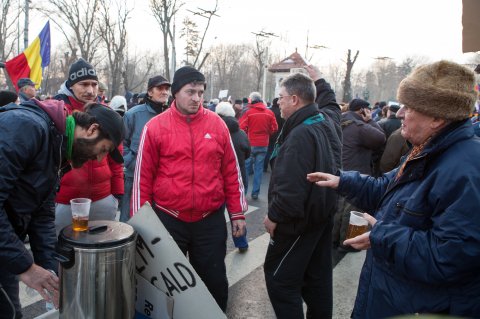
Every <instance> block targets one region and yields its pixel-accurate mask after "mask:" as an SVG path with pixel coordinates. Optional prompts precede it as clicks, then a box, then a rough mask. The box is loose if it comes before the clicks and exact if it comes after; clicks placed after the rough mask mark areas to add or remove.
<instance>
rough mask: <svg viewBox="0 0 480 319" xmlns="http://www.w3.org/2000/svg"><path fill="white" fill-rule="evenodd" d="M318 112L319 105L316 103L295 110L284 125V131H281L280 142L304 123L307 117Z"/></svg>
mask: <svg viewBox="0 0 480 319" xmlns="http://www.w3.org/2000/svg"><path fill="white" fill-rule="evenodd" d="M318 113H319V111H318V106H317V104H315V103H312V104H308V105H306V106H304V107H302V108H300V109H298V110H297V111H295V112H294V113H293V114H292V115H291V116H290V117H289V118H288V120H287V121H286V122H285V124H284V125H283V128H282V132H280V135H279V142H280V143H282V142H283V141H284V140H285V138H286V137H287V135H288V134H289V133H290V132H291V131H292V130H293V129H294V128H295V127H297V126H298V125H300V124H302V123H303V121H305V120H306V119H307V118H309V117H312V116H314V115H317V114H318Z"/></svg>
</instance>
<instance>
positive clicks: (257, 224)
mask: <svg viewBox="0 0 480 319" xmlns="http://www.w3.org/2000/svg"><path fill="white" fill-rule="evenodd" d="M269 177H270V175H269V174H268V173H267V174H265V175H264V178H263V182H262V188H261V192H260V197H259V199H258V200H252V199H251V198H250V195H249V196H248V200H249V207H250V208H249V211H248V214H247V225H248V239H249V245H250V248H249V250H248V251H247V252H246V253H244V254H240V253H239V252H238V250H236V249H235V247H234V246H233V242H232V241H231V240H230V239H229V241H228V246H227V249H228V251H227V257H226V260H225V262H226V265H227V271H228V278H229V284H230V289H229V302H228V308H227V317H228V318H231V319H254V318H259V319H260V318H262V319H269V318H275V314H274V312H273V309H272V306H271V304H270V301H269V299H268V295H267V291H266V287H265V280H264V276H263V261H264V258H265V252H266V249H267V246H268V241H269V235H268V234H266V233H265V230H264V228H263V218H264V216H265V211H266V206H267V202H266V198H267V196H266V191H267V188H268V180H269ZM250 180H252V178H250ZM332 258H333V262H334V265H336V266H335V268H334V273H333V284H334V291H333V292H334V315H333V318H335V319H344V318H349V317H350V313H351V311H352V307H353V302H354V300H355V294H356V290H357V282H358V277H359V273H360V268H361V265H362V263H363V260H364V258H365V254H364V253H363V252H360V253H348V254H346V255H345V254H344V253H339V252H334V254H333V256H332ZM24 288H25V287H24V286H22V287H21V297H22V298H21V300H22V305H23V307H24V308H23V313H24V318H26V319H29V318H36V317H38V316H42V314H44V313H45V303H44V302H43V301H41V300H40V297H38V296H37V297H34V298H31V297H28V296H26V294H25V293H24ZM43 317H46V316H43ZM49 317H51V318H55V317H58V316H55V315H52V316H49Z"/></svg>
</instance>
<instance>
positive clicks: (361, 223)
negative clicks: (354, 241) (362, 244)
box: [346, 211, 368, 239]
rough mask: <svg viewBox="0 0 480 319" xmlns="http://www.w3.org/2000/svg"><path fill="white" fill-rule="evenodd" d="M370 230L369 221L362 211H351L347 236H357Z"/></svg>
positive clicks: (348, 237)
mask: <svg viewBox="0 0 480 319" xmlns="http://www.w3.org/2000/svg"><path fill="white" fill-rule="evenodd" d="M367 230H368V221H367V220H366V219H365V218H364V217H363V214H362V213H359V212H355V211H351V212H350V222H349V224H348V230H347V238H346V239H350V238H353V237H357V236H359V235H361V234H363V233H366V232H367Z"/></svg>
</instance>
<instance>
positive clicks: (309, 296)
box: [264, 221, 333, 319]
mask: <svg viewBox="0 0 480 319" xmlns="http://www.w3.org/2000/svg"><path fill="white" fill-rule="evenodd" d="M331 232H332V224H331V222H330V221H329V222H326V223H325V224H324V225H321V226H319V228H318V230H316V231H314V232H308V233H305V234H302V235H300V236H297V237H290V236H281V235H275V237H274V238H273V239H272V240H271V241H270V245H269V246H268V250H267V255H266V257H265V265H264V272H265V281H266V284H267V291H268V296H269V297H270V301H271V303H272V306H273V309H274V310H275V314H276V316H277V318H278V319H282V318H285V319H297V318H298V319H303V318H304V316H303V301H305V303H306V304H307V318H315V319H323V318H331V317H332V308H333V297H332V244H331V242H332V239H331Z"/></svg>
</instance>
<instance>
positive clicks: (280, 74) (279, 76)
mask: <svg viewBox="0 0 480 319" xmlns="http://www.w3.org/2000/svg"><path fill="white" fill-rule="evenodd" d="M306 65H307V63H306V62H305V59H304V58H303V57H302V56H301V55H300V54H299V53H298V52H297V51H296V50H295V52H294V53H292V54H290V56H288V57H286V58H285V59H283V60H282V61H280V62H278V63H275V64H272V66H270V67H269V68H268V71H270V72H272V73H273V74H274V76H275V96H276V97H277V96H278V92H279V91H280V82H282V80H283V79H284V78H285V77H287V76H288V75H290V74H292V73H297V72H301V73H305V74H306V73H307V72H306V71H305V69H304V68H303V67H304V66H306Z"/></svg>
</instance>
